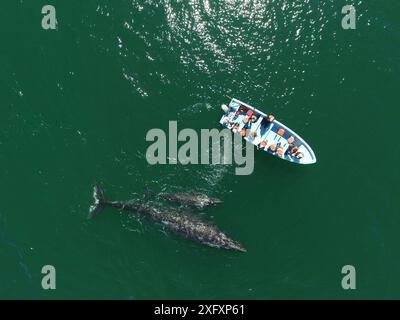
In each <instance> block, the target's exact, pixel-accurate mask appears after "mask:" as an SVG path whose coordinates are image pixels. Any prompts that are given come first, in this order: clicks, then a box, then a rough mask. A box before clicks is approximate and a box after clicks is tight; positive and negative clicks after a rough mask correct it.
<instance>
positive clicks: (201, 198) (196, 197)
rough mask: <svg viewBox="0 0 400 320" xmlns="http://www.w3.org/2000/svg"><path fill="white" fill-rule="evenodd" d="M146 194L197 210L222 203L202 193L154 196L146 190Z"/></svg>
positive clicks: (163, 193) (164, 193)
mask: <svg viewBox="0 0 400 320" xmlns="http://www.w3.org/2000/svg"><path fill="white" fill-rule="evenodd" d="M147 193H148V194H150V195H152V196H153V197H157V198H160V199H164V200H167V201H170V202H176V203H179V204H182V205H184V206H189V207H195V208H197V209H204V208H205V207H208V206H213V205H217V204H220V203H223V201H222V200H221V199H218V198H211V197H209V196H208V195H206V194H204V193H197V192H187V193H179V192H178V193H166V192H162V193H158V194H155V193H154V192H153V191H151V190H149V189H148V188H147Z"/></svg>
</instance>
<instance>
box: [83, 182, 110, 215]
mask: <svg viewBox="0 0 400 320" xmlns="http://www.w3.org/2000/svg"><path fill="white" fill-rule="evenodd" d="M93 201H94V202H93V204H92V205H91V206H90V208H89V214H88V216H87V219H92V218H94V217H95V216H97V214H98V213H99V212H100V210H101V209H102V208H103V207H104V206H105V204H106V200H105V199H104V192H103V189H102V188H101V187H100V185H98V184H96V185H95V186H94V188H93Z"/></svg>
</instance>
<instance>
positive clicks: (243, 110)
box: [233, 105, 248, 120]
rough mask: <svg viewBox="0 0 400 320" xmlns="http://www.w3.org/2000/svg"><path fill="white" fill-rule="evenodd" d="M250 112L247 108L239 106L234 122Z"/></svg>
mask: <svg viewBox="0 0 400 320" xmlns="http://www.w3.org/2000/svg"><path fill="white" fill-rule="evenodd" d="M247 112H248V109H247V108H246V107H245V106H242V105H241V106H239V108H238V110H237V111H236V113H235V116H234V117H233V120H236V119H237V118H238V117H239V116H244V115H246V113H247Z"/></svg>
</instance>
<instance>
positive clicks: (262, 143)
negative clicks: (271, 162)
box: [257, 140, 267, 150]
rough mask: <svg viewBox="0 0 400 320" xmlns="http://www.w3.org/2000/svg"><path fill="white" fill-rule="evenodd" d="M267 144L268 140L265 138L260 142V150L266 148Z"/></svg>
mask: <svg viewBox="0 0 400 320" xmlns="http://www.w3.org/2000/svg"><path fill="white" fill-rule="evenodd" d="M266 146H267V141H266V140H263V141H261V142H260V143H259V144H258V146H257V149H258V150H264V149H265V147H266Z"/></svg>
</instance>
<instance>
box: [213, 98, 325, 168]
mask: <svg viewBox="0 0 400 320" xmlns="http://www.w3.org/2000/svg"><path fill="white" fill-rule="evenodd" d="M223 110H224V112H225V114H224V115H223V116H222V118H221V120H220V124H221V125H222V126H224V127H225V128H228V129H231V130H232V131H233V132H235V133H237V134H240V135H242V137H243V138H244V139H245V140H247V141H248V142H250V143H251V144H253V145H255V146H256V147H257V148H258V149H259V150H263V151H264V152H267V153H269V154H271V155H273V156H276V157H278V158H281V159H283V160H287V161H290V162H293V163H298V164H313V163H316V162H317V158H316V157H315V154H314V151H313V150H312V149H311V147H310V146H309V145H308V144H307V143H306V142H305V141H304V139H302V138H301V137H300V136H299V135H298V134H297V133H296V132H294V131H293V130H291V129H290V128H288V127H287V126H285V125H284V124H283V123H281V122H279V121H277V120H273V121H268V120H267V117H268V115H267V114H265V113H264V112H262V111H260V110H257V109H256V108H254V107H252V106H250V105H248V104H246V103H244V102H242V101H240V100H238V99H235V98H233V99H232V100H231V102H230V103H229V106H228V107H227V108H226V106H225V107H224V108H223ZM293 150H295V151H296V153H297V154H299V153H301V154H302V155H303V157H302V158H298V157H297V156H296V154H295V153H294V152H293Z"/></svg>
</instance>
